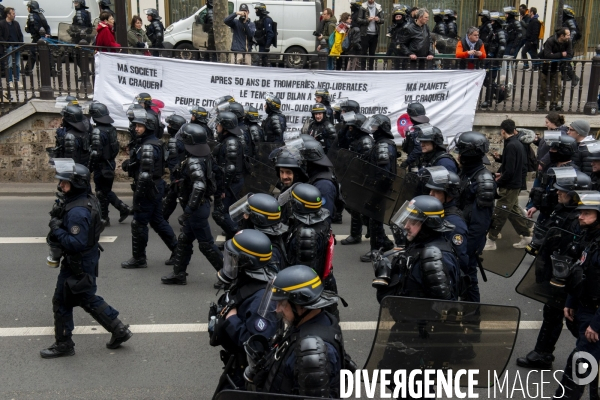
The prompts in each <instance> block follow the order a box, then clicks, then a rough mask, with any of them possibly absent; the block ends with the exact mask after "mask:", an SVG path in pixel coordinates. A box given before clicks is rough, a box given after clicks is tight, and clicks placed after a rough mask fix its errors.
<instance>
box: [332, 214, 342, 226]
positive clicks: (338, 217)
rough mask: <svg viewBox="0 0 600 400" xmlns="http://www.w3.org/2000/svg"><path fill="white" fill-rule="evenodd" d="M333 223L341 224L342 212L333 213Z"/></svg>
mask: <svg viewBox="0 0 600 400" xmlns="http://www.w3.org/2000/svg"><path fill="white" fill-rule="evenodd" d="M331 223H332V224H341V223H342V213H341V212H336V213H335V214H333V217H331Z"/></svg>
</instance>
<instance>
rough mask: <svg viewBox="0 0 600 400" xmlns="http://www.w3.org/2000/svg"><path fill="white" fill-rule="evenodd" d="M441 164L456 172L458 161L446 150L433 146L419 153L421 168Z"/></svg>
mask: <svg viewBox="0 0 600 400" xmlns="http://www.w3.org/2000/svg"><path fill="white" fill-rule="evenodd" d="M435 166H441V167H444V168H446V169H447V170H448V171H452V172H454V173H455V174H458V163H457V162H456V160H455V159H454V158H453V157H452V155H450V154H448V153H447V152H446V150H444V149H441V148H439V147H437V146H436V147H434V149H433V151H430V152H429V153H422V154H421V163H420V167H421V168H427V167H435Z"/></svg>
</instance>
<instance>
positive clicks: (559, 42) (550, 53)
mask: <svg viewBox="0 0 600 400" xmlns="http://www.w3.org/2000/svg"><path fill="white" fill-rule="evenodd" d="M543 53H544V57H543V59H546V60H548V59H549V60H552V61H551V62H544V64H543V65H542V74H541V76H540V86H539V100H538V104H537V108H538V110H545V109H546V101H547V99H548V94H550V111H552V110H555V111H560V110H561V109H562V82H561V79H560V75H559V74H558V72H559V71H561V72H562V71H564V69H565V67H566V64H567V62H563V61H559V60H566V59H571V58H573V44H572V43H571V32H570V31H569V30H568V29H566V28H559V29H557V30H556V34H555V35H553V36H550V37H549V38H548V40H546V43H544V50H543Z"/></svg>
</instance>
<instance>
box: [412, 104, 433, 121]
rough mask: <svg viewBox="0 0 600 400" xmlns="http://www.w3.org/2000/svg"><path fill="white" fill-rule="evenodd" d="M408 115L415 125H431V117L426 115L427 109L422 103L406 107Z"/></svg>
mask: <svg viewBox="0 0 600 400" xmlns="http://www.w3.org/2000/svg"><path fill="white" fill-rule="evenodd" d="M406 113H407V114H408V116H409V117H410V119H411V121H412V122H413V124H415V123H417V124H427V123H429V117H427V116H426V115H425V107H424V106H423V104H421V103H417V102H415V103H410V104H409V105H408V107H406Z"/></svg>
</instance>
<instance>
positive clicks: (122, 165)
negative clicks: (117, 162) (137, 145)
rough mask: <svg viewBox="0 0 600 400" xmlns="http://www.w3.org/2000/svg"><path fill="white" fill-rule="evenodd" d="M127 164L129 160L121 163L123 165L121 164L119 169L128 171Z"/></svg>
mask: <svg viewBox="0 0 600 400" xmlns="http://www.w3.org/2000/svg"><path fill="white" fill-rule="evenodd" d="M129 162H130V161H129V160H125V161H123V164H121V168H123V171H125V172H127V170H128V169H129Z"/></svg>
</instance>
